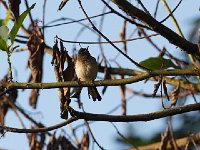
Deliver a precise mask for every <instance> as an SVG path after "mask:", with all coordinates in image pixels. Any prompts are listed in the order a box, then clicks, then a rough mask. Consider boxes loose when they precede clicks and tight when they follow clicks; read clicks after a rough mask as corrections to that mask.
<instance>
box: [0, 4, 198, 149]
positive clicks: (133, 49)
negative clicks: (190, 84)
mask: <svg viewBox="0 0 200 150" xmlns="http://www.w3.org/2000/svg"><path fill="white" fill-rule="evenodd" d="M34 2H36V6H35V8H34V9H33V10H32V11H31V13H32V15H33V18H34V19H39V20H42V6H43V2H42V1H37V0H35V1H33V0H32V1H29V5H31V4H33V3H34ZM132 2H133V4H134V5H135V6H137V4H136V1H132ZM142 2H143V3H144V5H145V6H146V8H147V9H148V10H149V12H150V13H151V14H153V11H154V9H155V4H156V2H157V1H156V0H151V1H150V0H143V1H142ZM167 2H168V3H169V5H170V8H171V9H173V8H174V7H175V6H176V5H177V3H178V2H179V1H178V0H175V1H170V0H168V1H167ZM59 3H60V1H53V0H48V1H47V6H46V18H45V22H46V23H48V22H50V21H52V20H55V19H58V18H61V17H68V18H73V19H82V18H85V16H84V14H83V12H82V11H81V9H80V8H79V5H78V2H77V1H75V0H70V1H69V2H68V3H67V5H66V6H65V7H64V8H63V9H62V10H61V11H57V9H58V6H59ZM82 3H83V6H84V9H85V10H86V12H87V13H88V15H89V16H93V15H98V14H101V13H102V9H103V5H102V3H101V1H100V0H94V1H88V0H82ZM111 6H112V7H113V8H115V9H116V10H119V9H118V8H117V7H116V6H115V5H114V4H111ZM199 7H200V3H199V1H198V0H183V2H182V4H181V5H180V6H179V8H178V9H177V10H176V11H175V13H174V15H175V17H176V18H177V21H178V23H179V25H180V28H181V29H182V31H183V34H184V36H185V37H186V38H187V37H188V35H189V31H190V29H191V28H192V21H193V20H194V19H195V18H196V17H197V16H199V13H200V12H199ZM25 9H26V8H25V6H24V2H23V1H22V3H21V5H20V12H21V13H22V12H23V11H24V10H25ZM107 11H108V9H107ZM4 16H5V11H4V9H3V8H2V6H1V5H0V18H4ZM166 16H167V13H166V11H165V9H164V7H163V5H162V3H160V5H159V10H158V16H157V18H156V19H157V20H162V19H163V18H165V17H166ZM66 21H67V20H66ZM92 21H93V22H94V23H95V25H96V26H97V27H99V21H100V18H96V19H93V20H92ZM28 22H29V18H28V17H27V18H26V20H25V26H26V27H28ZM83 23H85V24H87V25H88V24H89V23H88V21H84V22H83ZM164 24H165V25H166V26H167V27H169V28H171V29H172V30H175V28H174V26H173V24H172V22H171V20H170V19H168V20H167V21H166V22H165V23H164ZM40 25H42V24H40ZM122 25H123V20H122V19H120V18H119V17H118V16H116V15H114V14H109V15H106V17H105V20H104V23H103V30H102V32H103V33H104V34H105V35H106V36H107V37H109V39H110V40H111V41H112V40H120V37H119V33H120V31H121V28H122ZM89 26H90V27H91V25H89ZM9 27H12V22H9ZM81 28H82V26H80V25H79V24H76V23H75V24H70V25H63V26H59V27H53V28H47V29H46V30H45V42H46V43H47V45H49V46H53V44H54V37H55V36H56V35H58V37H60V38H62V39H64V40H74V38H75V37H76V35H77V33H78V32H79V31H80V29H81ZM134 29H135V26H133V25H132V24H129V23H128V28H127V34H128V36H130V34H131V33H132V32H133V30H134ZM20 33H21V34H22V32H20ZM148 33H151V32H148ZM133 37H138V35H137V34H134V36H133ZM97 40H98V36H97V34H94V33H93V32H91V31H90V30H88V29H85V30H84V32H83V33H82V34H81V36H79V38H78V41H97ZM152 40H154V41H155V43H156V44H157V45H158V46H159V47H160V48H163V47H164V46H165V47H166V48H167V50H169V51H170V52H171V53H172V54H174V55H179V56H180V57H183V53H182V52H180V49H178V48H176V47H175V46H174V45H171V44H170V43H169V42H168V41H167V40H166V39H164V38H162V37H161V36H157V37H152ZM15 44H16V45H17V44H18V43H15ZM116 45H117V46H118V47H119V48H122V44H116ZM64 46H65V47H66V49H67V50H68V51H69V54H70V55H71V54H72V49H73V48H74V46H75V48H76V49H77V50H78V49H79V48H80V46H79V44H77V45H74V44H69V43H64ZM81 46H82V47H87V46H89V50H90V52H91V55H93V56H94V57H96V58H97V57H98V55H99V46H98V45H83V44H81ZM127 46H128V50H129V51H128V55H130V56H131V58H132V59H134V60H135V61H137V62H140V61H142V60H144V59H147V58H148V57H155V56H157V55H158V53H157V52H156V51H155V50H154V48H153V47H152V46H151V45H150V44H149V43H148V42H146V41H145V40H138V41H132V42H128V44H127ZM20 47H24V45H20ZM103 48H104V52H105V54H106V57H107V58H108V59H109V60H112V59H113V58H115V56H116V55H117V51H116V50H115V49H114V48H113V47H112V46H110V45H109V44H105V45H103ZM28 56H29V52H28V51H24V52H20V53H13V54H12V56H11V62H12V67H13V74H14V80H15V81H18V82H26V81H27V79H28V77H29V74H30V70H29V69H27V61H28ZM51 59H52V56H51V55H49V54H45V56H44V67H43V69H44V75H43V82H55V76H54V72H53V67H52V66H51ZM6 60H7V57H6V53H5V52H1V51H0V78H2V77H3V76H4V75H5V74H6V73H7V68H8V65H7V61H6ZM117 61H118V62H119V64H120V65H121V67H123V68H130V69H136V67H135V66H134V65H133V64H131V63H130V62H129V61H128V60H127V59H125V58H124V57H123V56H119V57H118V58H117ZM111 65H112V67H117V66H116V64H114V63H112V62H111ZM98 77H99V78H98V79H102V77H103V74H101V73H99V74H98ZM128 87H131V88H133V89H135V90H137V91H143V92H145V93H149V94H151V93H152V92H153V84H152V82H148V83H144V81H141V82H138V83H134V84H131V85H128ZM98 90H99V91H100V92H101V90H102V87H99V88H98ZM119 92H120V91H119V87H109V88H108V89H107V91H106V93H105V94H104V95H102V94H101V95H102V101H101V102H93V101H92V100H90V99H89V98H88V97H87V94H86V89H84V90H83V92H82V95H81V98H82V102H83V105H84V109H85V111H86V112H91V113H103V114H105V113H107V112H109V111H110V110H112V108H114V107H115V106H117V105H119V104H120V103H121V99H120V93H119ZM18 94H19V96H18V99H17V104H19V105H20V106H22V107H23V108H26V110H27V112H28V113H29V114H30V115H31V116H32V117H33V118H34V119H36V120H37V121H41V122H42V123H44V124H45V125H46V126H52V125H55V124H58V123H60V122H62V121H63V120H62V119H60V112H59V100H58V96H57V90H56V89H48V90H41V92H40V96H39V101H38V104H37V109H36V110H33V109H32V108H31V107H30V106H29V104H28V97H29V94H30V90H26V91H23V92H22V91H21V90H19V93H18ZM130 97H131V99H130V100H129V101H128V103H127V114H141V113H149V112H153V111H158V110H161V107H162V106H161V100H160V99H150V98H149V99H147V98H143V97H139V96H133V95H131V94H129V93H127V98H130ZM71 106H72V107H73V108H75V109H77V110H78V107H77V103H76V102H75V101H74V100H72V103H71ZM113 114H115V115H119V114H121V109H120V108H119V109H118V110H117V111H115V112H114V113H113ZM164 120H165V119H160V120H154V121H149V122H136V123H115V124H116V125H117V127H118V129H119V131H120V132H121V133H124V134H125V135H126V132H127V129H128V131H130V128H129V127H130V126H131V127H134V134H138V135H141V136H142V135H145V138H149V137H151V136H152V135H153V134H154V133H157V132H164V130H165V127H166V124H165V122H164ZM82 122H83V121H82V120H80V121H77V122H74V123H72V124H71V126H72V127H75V126H76V125H79V124H81V123H82ZM24 123H25V125H26V127H27V128H29V127H30V125H31V124H30V123H29V122H28V121H24ZM6 125H7V126H10V127H18V128H21V126H20V123H19V121H18V120H17V118H16V117H15V114H14V113H13V112H11V111H9V113H8V115H7V117H6ZM176 126H178V123H175V127H176ZM90 127H91V130H92V131H93V133H94V136H95V137H96V140H97V141H98V142H99V143H100V144H101V145H102V146H103V147H104V148H105V149H108V150H114V149H125V148H126V147H124V146H121V145H119V144H117V143H116V141H115V138H116V137H117V134H116V131H115V129H114V128H113V126H112V124H111V123H109V122H95V123H93V124H91V125H90ZM62 129H63V130H65V131H66V133H67V134H69V135H71V130H70V128H69V126H66V127H63V128H62ZM84 131H85V130H83V129H82V128H80V129H79V130H78V131H77V135H82V133H83V132H84ZM60 132H61V130H58V131H57V135H59V134H60ZM130 132H131V131H130ZM79 137H80V136H79ZM91 141H92V139H91ZM0 147H3V148H5V149H10V150H11V149H12V150H15V149H18V148H19V147H20V149H23V150H26V149H28V144H27V139H26V136H25V134H15V133H9V132H8V133H6V134H5V137H4V138H1V139H0ZM95 149H98V147H97V146H96V145H95Z"/></svg>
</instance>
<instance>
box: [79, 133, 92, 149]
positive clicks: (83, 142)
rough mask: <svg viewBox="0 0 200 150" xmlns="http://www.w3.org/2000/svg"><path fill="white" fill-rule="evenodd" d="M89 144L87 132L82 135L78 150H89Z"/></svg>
mask: <svg viewBox="0 0 200 150" xmlns="http://www.w3.org/2000/svg"><path fill="white" fill-rule="evenodd" d="M89 144H90V138H89V134H88V132H87V133H85V134H83V137H82V139H81V143H80V148H79V149H80V150H89Z"/></svg>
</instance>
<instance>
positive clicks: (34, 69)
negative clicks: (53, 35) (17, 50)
mask: <svg viewBox="0 0 200 150" xmlns="http://www.w3.org/2000/svg"><path fill="white" fill-rule="evenodd" d="M27 46H28V49H29V52H30V57H29V60H28V67H29V69H30V70H31V79H32V80H31V82H33V83H36V82H41V81H42V64H43V56H44V48H45V43H44V41H43V39H42V36H41V32H40V30H39V27H38V26H35V27H34V28H33V30H32V36H31V37H30V38H29V41H28V43H27ZM38 93H39V90H38V89H33V90H32V92H31V95H30V97H29V104H30V105H31V106H32V107H33V108H36V105H37V98H38Z"/></svg>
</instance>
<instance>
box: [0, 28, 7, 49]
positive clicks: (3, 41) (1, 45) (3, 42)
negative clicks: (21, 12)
mask: <svg viewBox="0 0 200 150" xmlns="http://www.w3.org/2000/svg"><path fill="white" fill-rule="evenodd" d="M8 34H9V29H8V27H7V26H1V27H0V49H1V50H3V51H6V50H7V49H8V45H7V40H8Z"/></svg>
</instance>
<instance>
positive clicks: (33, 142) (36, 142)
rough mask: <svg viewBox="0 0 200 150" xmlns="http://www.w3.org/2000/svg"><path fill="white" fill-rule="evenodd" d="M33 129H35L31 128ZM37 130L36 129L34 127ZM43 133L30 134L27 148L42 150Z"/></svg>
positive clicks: (43, 143)
mask: <svg viewBox="0 0 200 150" xmlns="http://www.w3.org/2000/svg"><path fill="white" fill-rule="evenodd" d="M31 128H35V127H31ZM36 128H37V127H36ZM45 139H46V136H45V133H31V134H29V148H30V150H43V149H44V145H45Z"/></svg>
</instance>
